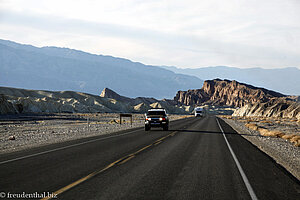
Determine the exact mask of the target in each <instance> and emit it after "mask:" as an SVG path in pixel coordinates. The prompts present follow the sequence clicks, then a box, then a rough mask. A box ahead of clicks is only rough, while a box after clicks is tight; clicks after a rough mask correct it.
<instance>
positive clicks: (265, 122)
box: [260, 120, 273, 124]
mask: <svg viewBox="0 0 300 200" xmlns="http://www.w3.org/2000/svg"><path fill="white" fill-rule="evenodd" d="M260 123H264V124H272V123H273V122H271V121H267V120H264V121H260Z"/></svg>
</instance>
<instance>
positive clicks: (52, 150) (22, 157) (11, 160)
mask: <svg viewBox="0 0 300 200" xmlns="http://www.w3.org/2000/svg"><path fill="white" fill-rule="evenodd" d="M136 131H138V130H134V131H130V132H128V133H123V134H120V135H112V136H108V137H105V138H98V139H94V140H89V141H85V142H81V143H77V144H72V145H68V146H64V147H59V148H56V149H51V150H48V151H42V152H39V153H34V154H30V155H27V156H21V157H17V158H13V159H10V160H5V161H1V162H0V165H1V164H5V163H9V162H13V161H17V160H22V159H25V158H30V157H34V156H38V155H42V154H46V153H50V152H54V151H59V150H63V149H68V148H71V147H75V146H80V145H83V144H88V143H91V142H96V141H101V140H106V139H109V138H114V137H119V136H123V135H128V134H131V133H133V132H136Z"/></svg>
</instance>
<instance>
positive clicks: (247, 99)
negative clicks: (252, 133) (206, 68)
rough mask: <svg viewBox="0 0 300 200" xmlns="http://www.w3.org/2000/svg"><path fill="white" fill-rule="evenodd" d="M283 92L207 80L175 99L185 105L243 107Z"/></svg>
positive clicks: (280, 95) (181, 93) (265, 100)
mask: <svg viewBox="0 0 300 200" xmlns="http://www.w3.org/2000/svg"><path fill="white" fill-rule="evenodd" d="M279 97H286V96H285V95H283V94H280V93H278V92H274V91H271V90H267V89H264V88H258V87H254V86H252V85H247V84H244V83H239V82H237V81H229V80H220V79H214V80H207V81H205V82H204V84H203V87H202V88H201V89H196V90H188V91H179V92H177V94H176V96H175V97H174V100H175V101H177V102H178V103H182V104H185V105H201V104H211V105H218V106H224V105H226V106H232V107H242V106H244V105H246V104H248V103H251V104H254V103H257V102H259V103H264V102H267V101H269V100H271V99H273V98H279Z"/></svg>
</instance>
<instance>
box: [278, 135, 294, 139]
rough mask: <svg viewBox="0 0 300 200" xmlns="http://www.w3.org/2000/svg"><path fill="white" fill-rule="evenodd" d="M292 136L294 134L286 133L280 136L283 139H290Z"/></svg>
mask: <svg viewBox="0 0 300 200" xmlns="http://www.w3.org/2000/svg"><path fill="white" fill-rule="evenodd" d="M294 136H296V135H295V134H287V135H283V136H282V137H281V138H283V139H285V140H290V139H292V138H293V137H294Z"/></svg>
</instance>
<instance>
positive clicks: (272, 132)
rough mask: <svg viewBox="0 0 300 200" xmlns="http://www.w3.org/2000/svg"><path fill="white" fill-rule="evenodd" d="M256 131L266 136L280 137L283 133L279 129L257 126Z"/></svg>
mask: <svg viewBox="0 0 300 200" xmlns="http://www.w3.org/2000/svg"><path fill="white" fill-rule="evenodd" d="M258 131H259V134H260V135H262V136H268V137H282V136H283V135H284V133H282V132H281V131H275V130H268V129H265V128H258Z"/></svg>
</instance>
